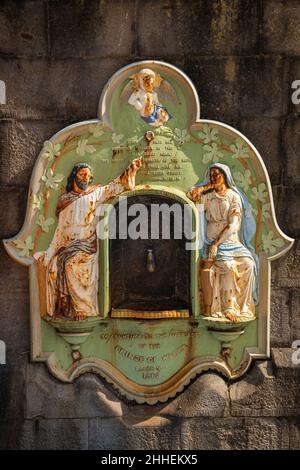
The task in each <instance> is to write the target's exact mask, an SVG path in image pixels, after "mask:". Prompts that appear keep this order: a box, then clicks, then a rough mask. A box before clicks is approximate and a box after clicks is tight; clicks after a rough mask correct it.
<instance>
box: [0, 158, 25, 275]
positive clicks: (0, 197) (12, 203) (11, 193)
mask: <svg viewBox="0 0 300 470" xmlns="http://www.w3.org/2000/svg"><path fill="white" fill-rule="evenodd" d="M0 159H1V157H0ZM27 193H28V189H27V188H22V187H20V188H18V187H13V186H5V187H3V186H2V187H1V185H0V238H1V239H2V238H9V237H12V236H14V235H15V234H16V233H18V231H19V230H20V228H21V227H22V225H23V222H24V218H25V213H26V205H27V196H28V194H27ZM0 282H1V281H0Z"/></svg>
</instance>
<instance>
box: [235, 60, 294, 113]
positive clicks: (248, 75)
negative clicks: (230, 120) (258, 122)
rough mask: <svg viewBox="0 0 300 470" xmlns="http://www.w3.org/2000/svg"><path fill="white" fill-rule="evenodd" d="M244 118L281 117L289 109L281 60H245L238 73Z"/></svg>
mask: <svg viewBox="0 0 300 470" xmlns="http://www.w3.org/2000/svg"><path fill="white" fill-rule="evenodd" d="M238 86H239V109H240V115H241V116H242V117H249V116H251V117H254V116H257V117H260V118H262V117H280V116H283V115H285V114H286V112H287V109H288V105H289V83H288V79H287V74H286V63H285V61H284V59H282V58H281V57H276V56H275V57H244V58H241V59H240V61H239V69H238Z"/></svg>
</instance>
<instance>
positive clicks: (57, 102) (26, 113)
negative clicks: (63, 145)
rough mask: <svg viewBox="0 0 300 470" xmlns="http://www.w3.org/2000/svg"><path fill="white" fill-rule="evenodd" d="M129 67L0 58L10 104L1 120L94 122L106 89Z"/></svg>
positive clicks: (102, 62) (123, 62)
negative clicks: (118, 71) (117, 73)
mask: <svg viewBox="0 0 300 470" xmlns="http://www.w3.org/2000/svg"><path fill="white" fill-rule="evenodd" d="M126 63H127V60H122V59H89V60H83V59H69V60H46V59H32V60H26V59H19V60H16V59H10V60H9V61H8V60H6V59H4V58H0V70H1V79H2V80H4V81H5V83H6V84H7V104H6V105H5V106H1V107H0V117H1V116H3V117H8V118H18V119H41V120H45V119H61V120H63V121H65V120H66V121H67V122H68V124H71V122H76V121H80V120H84V119H90V118H95V117H97V111H98V102H99V98H100V94H101V92H102V89H103V87H104V85H105V84H106V82H107V81H108V80H109V79H110V77H111V75H113V74H114V73H115V72H116V71H117V70H118V69H119V68H120V67H122V66H123V65H126ZM70 121H71V122H70Z"/></svg>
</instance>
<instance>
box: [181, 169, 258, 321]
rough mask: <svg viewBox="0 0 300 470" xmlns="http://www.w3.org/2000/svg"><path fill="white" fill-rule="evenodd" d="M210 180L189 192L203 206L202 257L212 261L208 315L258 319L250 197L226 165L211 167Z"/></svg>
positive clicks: (253, 229) (255, 261)
mask: <svg viewBox="0 0 300 470" xmlns="http://www.w3.org/2000/svg"><path fill="white" fill-rule="evenodd" d="M209 180H210V182H209V183H207V180H206V181H205V182H204V184H203V185H200V186H196V187H194V188H193V189H192V190H191V191H190V192H189V193H188V194H189V197H190V198H191V199H192V200H194V201H197V202H200V204H202V205H203V209H204V217H205V219H204V220H203V221H202V223H204V225H205V242H204V246H203V249H202V256H203V257H204V258H205V259H208V260H211V261H212V263H211V268H210V284H211V287H212V295H211V299H212V301H211V305H210V308H209V312H205V314H209V315H210V316H212V317H225V318H227V319H229V320H231V321H237V319H238V318H239V317H246V318H254V317H255V303H256V300H257V262H258V261H257V257H256V254H255V253H254V250H253V247H252V246H251V243H250V242H251V238H252V236H253V234H254V232H255V223H254V219H253V216H252V211H251V206H250V204H249V202H248V200H247V198H246V195H245V194H244V193H242V192H241V191H240V190H239V189H238V188H237V187H236V186H235V185H234V182H233V180H232V177H231V174H230V170H229V168H228V167H227V166H226V165H222V164H213V165H211V166H210V168H209ZM205 183H206V184H205ZM245 212H247V213H245Z"/></svg>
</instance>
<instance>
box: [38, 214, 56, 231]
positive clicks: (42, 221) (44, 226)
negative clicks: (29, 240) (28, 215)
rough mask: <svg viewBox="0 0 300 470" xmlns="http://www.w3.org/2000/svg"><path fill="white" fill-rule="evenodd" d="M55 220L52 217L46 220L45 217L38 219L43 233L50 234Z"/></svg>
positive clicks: (41, 216)
mask: <svg viewBox="0 0 300 470" xmlns="http://www.w3.org/2000/svg"><path fill="white" fill-rule="evenodd" d="M54 222H55V220H54V219H53V218H52V217H49V218H48V219H45V217H44V216H43V215H40V216H39V218H38V225H39V226H40V227H41V229H42V230H43V232H47V233H48V232H49V227H50V226H51V225H53V224H54Z"/></svg>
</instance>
